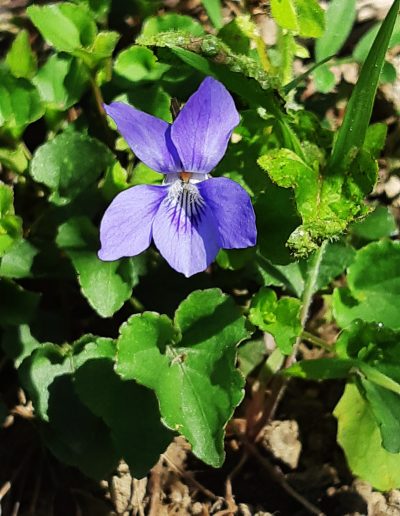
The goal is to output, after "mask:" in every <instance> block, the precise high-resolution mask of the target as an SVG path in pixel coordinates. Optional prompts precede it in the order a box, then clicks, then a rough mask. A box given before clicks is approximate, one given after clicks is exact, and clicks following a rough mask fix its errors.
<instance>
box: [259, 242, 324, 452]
mask: <svg viewBox="0 0 400 516" xmlns="http://www.w3.org/2000/svg"><path fill="white" fill-rule="evenodd" d="M327 243H328V241H327V240H326V241H324V242H323V243H322V245H321V247H320V248H319V249H318V251H316V253H315V255H314V258H313V260H312V262H311V265H310V269H309V272H308V276H307V279H306V283H305V286H304V291H303V297H302V308H301V312H300V322H301V328H302V332H301V333H300V335H299V337H298V338H297V340H296V343H295V345H294V346H293V351H292V354H291V355H290V356H288V357H287V358H286V360H285V362H284V364H283V369H286V368H288V367H290V366H291V365H292V364H294V362H296V355H297V352H298V349H299V345H300V342H301V340H302V337H303V332H304V327H305V325H306V322H307V319H308V315H309V312H310V306H311V303H312V300H313V295H314V293H315V290H316V284H317V280H318V274H319V271H320V267H321V263H322V258H323V256H324V252H325V248H326V246H327ZM287 382H288V379H287V378H284V377H283V376H282V375H276V376H275V377H274V378H272V381H271V384H270V386H269V391H270V393H271V394H270V396H269V398H268V400H267V406H266V408H265V410H264V414H263V417H262V419H261V420H260V421H262V422H263V423H264V424H265V423H267V422H268V421H270V420H271V419H272V418H273V417H274V414H275V412H276V409H277V408H278V405H279V402H280V401H281V399H282V397H283V395H284V393H285V390H286V386H287ZM263 426H264V425H263V424H261V423H260V425H259V428H260V431H259V432H258V434H257V436H256V438H255V441H256V442H257V441H258V440H260V439H261V438H262V427H263Z"/></svg>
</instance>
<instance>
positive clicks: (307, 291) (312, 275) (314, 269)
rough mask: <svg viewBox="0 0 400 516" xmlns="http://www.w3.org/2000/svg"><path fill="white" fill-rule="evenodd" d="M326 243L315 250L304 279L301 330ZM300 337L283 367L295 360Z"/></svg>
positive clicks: (306, 315)
mask: <svg viewBox="0 0 400 516" xmlns="http://www.w3.org/2000/svg"><path fill="white" fill-rule="evenodd" d="M327 244H328V241H327V240H325V241H324V242H322V245H321V247H320V248H319V249H318V251H316V253H315V255H314V258H313V260H312V262H311V265H310V269H309V271H308V276H307V279H306V283H305V285H304V291H303V297H302V307H301V311H300V323H301V327H302V330H303V331H304V328H305V325H306V323H307V319H308V316H309V313H310V307H311V303H312V300H313V295H314V293H315V288H316V285H317V280H318V275H319V271H320V268H321V263H322V258H323V257H324V253H325V249H326V246H327ZM301 339H302V335H300V336H299V337H298V338H297V341H296V343H295V345H294V346H293V351H292V354H291V355H290V356H288V358H287V359H286V361H285V366H284V367H285V368H286V367H290V366H291V365H292V364H293V363H294V362H296V355H297V351H298V349H299V345H300V342H301Z"/></svg>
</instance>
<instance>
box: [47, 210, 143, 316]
mask: <svg viewBox="0 0 400 516" xmlns="http://www.w3.org/2000/svg"><path fill="white" fill-rule="evenodd" d="M57 244H58V246H59V247H60V248H61V249H63V250H64V251H65V252H66V253H67V255H68V257H69V258H70V259H71V261H72V264H73V266H74V267H75V270H76V272H77V275H78V281H79V284H80V286H81V289H82V294H83V295H84V297H85V298H86V299H87V301H88V303H89V304H90V306H91V307H92V308H93V309H94V310H95V311H96V312H97V313H98V314H99V315H100V316H102V317H111V316H112V315H113V314H114V313H115V312H117V311H118V310H119V309H120V308H121V307H122V305H123V304H124V303H125V301H127V300H128V299H129V298H130V297H131V294H132V288H133V287H134V286H135V285H137V283H138V282H139V276H140V275H141V274H143V273H144V270H145V259H144V256H137V257H135V258H127V259H126V260H123V261H121V262H118V261H114V262H102V261H100V260H99V259H98V258H97V249H98V231H97V229H96V228H95V227H94V226H93V224H92V223H91V222H90V220H89V219H88V218H85V217H75V218H72V219H70V220H69V221H68V222H65V223H64V224H62V225H61V226H60V227H59V229H58V235H57Z"/></svg>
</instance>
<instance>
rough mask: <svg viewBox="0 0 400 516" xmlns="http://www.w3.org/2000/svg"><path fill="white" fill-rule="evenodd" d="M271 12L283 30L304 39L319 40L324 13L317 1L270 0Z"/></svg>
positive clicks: (323, 23) (323, 24)
mask: <svg viewBox="0 0 400 516" xmlns="http://www.w3.org/2000/svg"><path fill="white" fill-rule="evenodd" d="M271 12H272V16H273V17H274V18H275V20H276V22H277V23H278V25H279V26H280V27H282V28H283V29H288V30H290V31H293V32H295V33H297V34H299V35H300V36H302V37H305V38H319V37H320V36H321V35H322V33H323V30H324V26H325V20H324V11H323V10H322V8H321V7H320V5H319V3H318V2H317V0H271Z"/></svg>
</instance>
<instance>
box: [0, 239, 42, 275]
mask: <svg viewBox="0 0 400 516" xmlns="http://www.w3.org/2000/svg"><path fill="white" fill-rule="evenodd" d="M37 254H38V250H37V249H36V247H34V246H33V245H32V244H31V243H30V242H28V241H27V240H20V241H19V242H17V243H16V244H14V245H13V246H12V247H11V248H10V249H9V250H8V251H7V252H6V253H5V254H4V255H3V257H2V258H0V276H1V277H3V278H28V277H30V276H31V275H32V274H31V269H32V264H33V260H34V258H35V256H36V255H37Z"/></svg>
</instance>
